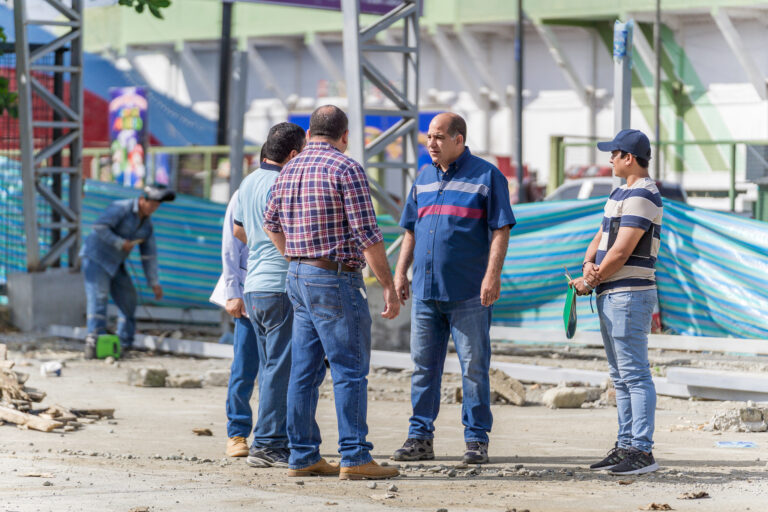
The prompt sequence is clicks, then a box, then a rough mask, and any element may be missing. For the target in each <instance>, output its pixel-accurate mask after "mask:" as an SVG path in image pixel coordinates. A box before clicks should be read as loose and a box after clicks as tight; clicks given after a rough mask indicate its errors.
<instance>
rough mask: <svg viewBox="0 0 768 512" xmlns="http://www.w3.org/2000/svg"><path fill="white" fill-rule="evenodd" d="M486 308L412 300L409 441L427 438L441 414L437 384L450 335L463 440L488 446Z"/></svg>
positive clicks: (488, 321) (474, 301) (490, 418)
mask: <svg viewBox="0 0 768 512" xmlns="http://www.w3.org/2000/svg"><path fill="white" fill-rule="evenodd" d="M490 328H491V307H485V306H483V305H482V304H481V303H480V297H476V298H474V299H469V300H463V301H457V302H442V301H436V300H420V299H417V298H415V297H414V298H413V307H412V308H411V359H413V365H414V370H413V376H412V377H411V403H412V405H413V416H411V420H410V422H411V426H410V429H409V431H408V437H409V438H415V439H432V438H433V437H434V431H435V424H434V422H435V419H436V418H437V413H438V412H439V411H440V385H441V382H442V379H443V365H444V364H445V355H446V351H447V349H448V337H449V335H453V341H454V344H455V345H456V354H457V355H458V357H459V364H460V366H461V378H462V380H461V384H462V390H463V400H462V405H461V422H462V423H463V424H464V441H465V442H471V441H479V442H483V443H487V442H488V432H490V431H491V425H492V424H493V416H492V415H491V385H490V379H489V377H488V372H489V370H490V366H491V338H490Z"/></svg>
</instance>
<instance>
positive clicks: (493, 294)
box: [480, 273, 501, 307]
mask: <svg viewBox="0 0 768 512" xmlns="http://www.w3.org/2000/svg"><path fill="white" fill-rule="evenodd" d="M500 296H501V277H500V276H498V275H496V274H495V273H494V274H493V275H488V274H486V275H485V277H484V278H483V283H482V284H481V285H480V303H481V304H482V305H483V306H485V307H488V306H491V305H493V303H494V302H496V301H497V300H499V297H500Z"/></svg>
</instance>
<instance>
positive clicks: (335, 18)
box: [85, 0, 765, 52]
mask: <svg viewBox="0 0 768 512" xmlns="http://www.w3.org/2000/svg"><path fill="white" fill-rule="evenodd" d="M424 2H425V3H424V17H423V18H422V24H423V25H425V26H427V27H429V26H432V25H437V24H439V25H457V26H459V25H462V24H470V23H490V24H493V23H509V22H511V21H515V20H516V18H517V15H516V12H517V8H516V5H517V3H516V2H514V1H513V0H424ZM761 4H762V5H764V4H765V2H761V1H757V0H702V1H696V0H664V9H665V11H675V10H678V11H681V12H684V11H686V10H691V9H696V10H697V11H698V12H702V11H703V10H704V11H707V10H708V9H711V8H714V7H734V6H741V7H749V6H754V5H761ZM523 5H524V9H525V12H526V14H527V15H528V16H529V17H530V18H531V19H536V20H557V19H570V20H574V19H581V20H595V19H606V20H607V19H613V18H616V17H617V16H620V15H622V14H623V13H626V12H632V13H640V12H651V11H653V10H654V9H655V0H526V1H525V2H524V4H523ZM163 12H164V13H165V18H166V19H165V20H157V19H155V18H153V17H151V16H149V15H147V14H144V15H139V14H137V13H135V12H134V11H133V10H132V9H127V8H125V7H121V6H118V5H114V6H109V7H92V8H89V9H87V10H86V14H85V26H86V31H85V49H86V50H87V51H92V52H99V51H102V50H105V49H107V48H113V49H116V50H117V51H118V52H122V51H123V50H124V49H125V47H126V46H128V45H141V44H158V43H168V44H177V43H179V42H181V41H209V40H213V39H217V38H218V37H219V35H220V31H221V28H220V27H221V2H220V0H175V1H174V2H173V4H172V5H171V7H169V8H168V9H166V10H164V11H163ZM372 19H374V17H370V16H364V17H363V20H362V22H363V23H366V20H372ZM341 29H342V16H341V13H340V12H337V11H326V10H321V9H305V8H297V7H284V6H277V5H269V4H253V3H238V4H236V5H235V8H234V28H233V33H234V36H235V37H237V38H239V39H243V38H249V37H276V36H286V35H295V36H298V35H305V34H310V33H313V32H339V31H341Z"/></svg>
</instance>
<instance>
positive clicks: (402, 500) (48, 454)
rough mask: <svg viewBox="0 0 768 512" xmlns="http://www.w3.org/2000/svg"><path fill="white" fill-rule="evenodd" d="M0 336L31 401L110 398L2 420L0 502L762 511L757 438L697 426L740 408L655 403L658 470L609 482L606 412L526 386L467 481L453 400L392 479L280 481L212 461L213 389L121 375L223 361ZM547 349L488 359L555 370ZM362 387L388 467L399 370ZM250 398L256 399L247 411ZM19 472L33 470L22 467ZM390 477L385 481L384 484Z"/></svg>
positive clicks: (399, 437)
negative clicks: (121, 353)
mask: <svg viewBox="0 0 768 512" xmlns="http://www.w3.org/2000/svg"><path fill="white" fill-rule="evenodd" d="M3 342H6V343H9V344H10V348H11V351H10V352H9V359H14V360H16V361H17V367H16V368H15V369H16V370H20V371H24V372H27V373H30V374H31V376H30V378H29V381H28V382H27V386H29V387H34V388H37V389H39V390H42V391H45V392H46V393H47V395H48V396H47V398H46V399H45V401H44V402H43V405H52V404H61V405H63V406H65V407H69V408H89V407H94V408H95V407H110V408H111V407H114V408H115V409H116V412H115V418H114V419H113V420H99V421H97V422H95V423H93V424H88V425H86V426H85V427H84V428H83V429H81V430H78V431H75V432H67V433H41V432H35V431H27V430H21V429H19V428H16V427H15V426H13V425H8V424H5V425H3V426H0V510H5V511H48V510H56V511H64V510H71V511H87V510H99V511H102V510H108V511H126V512H127V511H129V510H132V509H133V510H144V508H143V507H147V508H146V510H151V511H166V510H183V511H210V510H217V511H228V510H247V509H259V510H291V511H304V510H312V511H317V510H328V511H368V510H376V511H381V510H384V511H394V510H408V511H433V512H434V511H438V510H441V509H443V510H446V511H450V512H454V511H465V510H467V511H469V510H471V511H481V510H482V511H511V510H515V509H516V510H517V512H521V511H522V510H525V509H527V510H529V511H530V512H544V511H557V512H561V511H562V512H565V511H574V512H575V511H580V512H592V511H634V510H638V509H639V508H641V507H646V506H648V505H649V504H651V503H657V504H660V505H661V504H668V505H669V506H670V507H671V509H673V510H680V511H686V510H690V511H701V512H703V511H718V512H730V511H743V510H753V511H765V510H768V467H767V466H766V462H767V461H768V450H766V447H768V433H752V434H743V433H731V432H726V433H717V432H707V431H703V430H700V429H699V427H700V426H701V425H702V424H705V423H707V422H708V421H709V419H710V418H711V417H712V415H713V413H714V412H715V411H716V410H719V409H723V408H727V407H734V406H737V405H738V404H724V403H722V402H704V401H687V400H679V399H671V398H665V397H660V399H659V403H658V411H657V416H656V438H655V441H656V446H655V449H654V455H655V456H656V459H657V460H658V462H659V464H660V465H661V470H660V471H658V472H656V473H653V474H650V475H643V476H638V477H621V478H619V477H613V476H610V475H606V474H602V473H594V472H591V471H589V469H588V466H589V464H591V463H592V462H594V461H596V460H599V459H600V458H601V457H602V456H603V454H604V453H605V452H606V451H607V449H608V448H610V447H611V446H612V444H613V442H614V436H615V432H616V409H615V408H614V407H598V408H589V409H569V410H550V409H547V408H546V407H544V406H542V405H541V404H540V403H536V400H537V399H538V398H537V397H540V393H539V394H537V393H536V391H535V390H531V393H530V396H529V398H530V399H531V400H533V401H534V403H531V404H530V405H526V406H524V407H516V406H512V405H495V406H494V407H493V414H494V430H493V432H492V434H491V444H490V455H491V463H490V464H487V465H484V466H482V467H481V468H478V471H477V474H474V475H473V474H472V473H473V472H472V471H469V469H470V468H464V467H461V466H460V465H459V463H460V459H461V454H462V452H463V442H462V441H463V437H462V432H463V430H462V425H461V419H460V416H461V406H460V405H457V404H445V405H443V406H442V408H441V412H440V417H439V418H438V421H437V433H436V435H437V437H436V441H435V452H436V456H437V459H436V460H435V461H434V462H426V463H424V464H423V465H422V464H418V463H416V464H410V465H403V466H402V467H401V472H402V476H400V477H398V478H397V479H394V480H391V481H383V482H381V481H380V482H378V483H377V485H376V486H375V488H372V487H373V485H372V483H371V482H366V481H361V482H352V481H343V482H342V481H339V480H337V479H334V478H330V479H319V478H306V479H300V480H297V479H290V478H287V477H286V475H285V470H283V469H266V470H265V469H253V468H250V467H248V466H247V465H246V464H245V460H244V459H226V458H224V456H223V451H224V444H225V442H226V431H225V423H226V417H225V413H224V402H225V397H226V388H225V387H203V388H200V389H177V388H139V387H133V386H129V385H128V384H127V373H128V370H129V368H131V367H141V366H163V367H165V368H166V369H168V370H169V372H170V373H171V374H174V373H183V374H192V375H202V374H203V373H204V372H205V371H206V370H209V369H220V368H227V367H228V364H229V362H228V361H225V360H204V359H190V358H182V357H172V356H152V355H146V354H140V355H137V356H134V357H131V358H129V359H126V360H123V361H120V362H119V364H118V365H110V364H106V363H105V362H103V361H84V360H82V358H81V357H80V355H79V353H78V352H77V351H75V350H72V349H74V348H78V345H77V344H76V343H75V344H67V343H62V342H59V341H49V342H48V343H45V342H41V341H40V340H37V341H35V344H34V346H35V347H36V349H35V350H26V351H25V350H21V349H28V348H29V347H31V346H32V345H30V343H29V340H28V339H26V338H24V337H23V336H21V335H14V334H4V335H0V343H3ZM20 342H22V343H20ZM45 347H47V348H45ZM68 349H69V350H68ZM552 353H556V352H552ZM552 353H550V354H549V355H547V354H546V353H540V354H538V355H536V354H531V353H528V354H525V353H519V354H513V355H506V356H496V357H499V358H504V359H507V360H510V361H517V362H535V361H537V360H538V361H540V363H541V364H547V365H552V363H553V361H552V359H553V357H552ZM558 353H559V352H558ZM568 357H573V359H570V360H568V361H567V362H562V361H560V362H561V363H563V365H564V366H574V367H575V366H586V367H590V368H596V369H599V368H601V369H605V367H604V361H603V360H602V359H601V358H600V357H599V351H595V352H594V354H591V353H589V352H580V353H578V354H572V355H571V356H569V355H568V354H560V355H558V356H557V357H554V359H559V358H568ZM655 357H656V358H657V359H658V360H659V361H661V360H663V361H680V360H694V361H695V360H697V359H699V357H698V356H696V355H692V354H675V353H664V354H656V356H655ZM52 359H56V360H62V359H63V360H66V366H65V367H64V369H63V372H62V375H61V377H53V378H45V377H42V376H40V374H39V366H40V364H41V363H42V362H44V361H46V360H52ZM542 360H543V361H542ZM717 361H720V362H717ZM717 361H716V362H715V363H711V364H708V366H716V367H723V366H725V367H729V366H733V365H736V366H738V365H739V364H747V365H749V366H750V368H755V367H760V365H762V364H763V363H762V360H754V359H744V360H739V359H736V360H734V359H731V360H727V358H720V359H719V360H717ZM723 361H725V362H723ZM734 361H735V362H734ZM740 361H741V362H740ZM566 363H567V364H566ZM691 364H692V363H691ZM756 365H757V366H756ZM457 383H458V379H457V377H455V376H446V379H445V382H444V385H445V387H446V388H450V387H451V386H455V385H456V384H457ZM323 386H324V387H323V393H322V396H321V399H320V404H319V407H318V422H319V424H320V427H321V431H322V433H323V439H324V442H323V445H322V447H321V450H322V453H323V455H324V456H325V457H326V458H327V459H329V460H333V459H336V460H338V458H337V457H338V455H337V452H336V448H337V446H336V436H337V434H336V418H335V410H334V403H333V398H332V393H330V384H329V382H328V379H327V380H326V383H325V384H324V385H323ZM369 389H370V392H369V397H370V398H371V400H370V402H369V409H368V424H369V428H370V435H369V440H370V441H371V442H373V444H374V451H373V453H374V456H375V457H376V459H377V460H378V461H380V462H382V461H387V459H388V457H389V455H390V454H391V453H392V452H393V451H394V450H395V449H397V448H398V447H399V446H400V445H401V443H402V442H403V440H404V439H405V436H406V430H407V425H408V417H409V415H410V401H409V379H408V374H407V372H399V371H387V370H386V369H374V370H373V371H372V373H371V377H370V384H369ZM529 389H530V386H529ZM256 401H257V400H256V397H254V400H253V403H254V410H255V403H256ZM198 427H207V428H209V429H210V430H211V431H212V432H213V436H211V437H198V436H196V435H194V434H193V433H192V429H193V428H198ZM739 440H747V441H753V442H755V443H757V445H758V446H757V448H752V449H723V448H716V447H715V442H716V441H739ZM389 463H390V464H395V463H394V462H392V461H389ZM452 469H453V471H451V470H452ZM30 474H36V475H41V476H25V475H30ZM391 485H395V486H396V488H397V490H396V491H391V492H390V491H388V488H389V486H391ZM698 491H705V492H706V493H708V494H709V496H710V497H709V498H705V499H698V500H682V499H678V496H679V495H681V494H682V493H687V492H698Z"/></svg>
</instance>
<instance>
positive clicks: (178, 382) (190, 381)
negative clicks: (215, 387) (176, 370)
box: [165, 375, 203, 389]
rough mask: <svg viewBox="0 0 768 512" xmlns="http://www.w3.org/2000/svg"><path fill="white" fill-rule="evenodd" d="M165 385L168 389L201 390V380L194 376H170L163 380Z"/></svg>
mask: <svg viewBox="0 0 768 512" xmlns="http://www.w3.org/2000/svg"><path fill="white" fill-rule="evenodd" d="M165 385H166V387H169V388H184V389H193V388H201V387H203V379H202V378H201V377H195V376H194V375H171V376H168V377H166V378H165Z"/></svg>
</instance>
